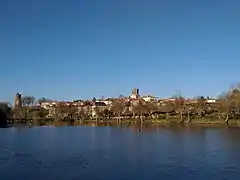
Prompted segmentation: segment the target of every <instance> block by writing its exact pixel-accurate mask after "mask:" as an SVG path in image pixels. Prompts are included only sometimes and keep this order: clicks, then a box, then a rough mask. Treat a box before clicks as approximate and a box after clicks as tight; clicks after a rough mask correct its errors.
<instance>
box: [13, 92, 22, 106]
mask: <svg viewBox="0 0 240 180" xmlns="http://www.w3.org/2000/svg"><path fill="white" fill-rule="evenodd" d="M21 106H22V95H21V94H20V93H17V94H16V95H15V101H14V108H19V107H21Z"/></svg>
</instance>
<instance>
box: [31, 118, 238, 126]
mask: <svg viewBox="0 0 240 180" xmlns="http://www.w3.org/2000/svg"><path fill="white" fill-rule="evenodd" d="M28 124H30V125H40V126H41V125H47V126H67V125H71V126H132V125H139V124H142V125H146V126H204V127H213V126H215V127H218V126H234V127H240V120H235V119H232V120H230V121H229V122H228V124H227V123H226V122H225V121H224V120H217V119H204V120H202V119H196V120H192V121H191V122H189V121H183V122H181V121H180V120H179V119H154V120H145V121H142V122H141V121H140V120H139V119H124V120H120V121H117V120H116V119H114V120H112V119H106V120H81V121H75V122H68V121H64V122H61V121H43V120H38V121H32V122H29V123H28Z"/></svg>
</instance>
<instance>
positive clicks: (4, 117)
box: [0, 103, 11, 124]
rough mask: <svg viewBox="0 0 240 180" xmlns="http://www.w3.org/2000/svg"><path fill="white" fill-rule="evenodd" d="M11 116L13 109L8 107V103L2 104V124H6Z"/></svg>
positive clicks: (0, 108)
mask: <svg viewBox="0 0 240 180" xmlns="http://www.w3.org/2000/svg"><path fill="white" fill-rule="evenodd" d="M10 116H11V108H10V107H9V106H8V103H0V124H6V123H7V119H8V118H9V117H10Z"/></svg>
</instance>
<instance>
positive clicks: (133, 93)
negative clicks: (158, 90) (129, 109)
mask: <svg viewBox="0 0 240 180" xmlns="http://www.w3.org/2000/svg"><path fill="white" fill-rule="evenodd" d="M139 97H140V95H139V89H137V88H134V89H133V90H132V94H131V96H130V98H133V99H137V98H139Z"/></svg>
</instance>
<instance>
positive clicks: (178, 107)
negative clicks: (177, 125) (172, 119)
mask: <svg viewBox="0 0 240 180" xmlns="http://www.w3.org/2000/svg"><path fill="white" fill-rule="evenodd" d="M184 108H185V99H184V98H183V97H182V96H175V101H174V109H175V112H176V113H179V114H180V119H181V122H183V121H184V119H183V112H184Z"/></svg>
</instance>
